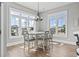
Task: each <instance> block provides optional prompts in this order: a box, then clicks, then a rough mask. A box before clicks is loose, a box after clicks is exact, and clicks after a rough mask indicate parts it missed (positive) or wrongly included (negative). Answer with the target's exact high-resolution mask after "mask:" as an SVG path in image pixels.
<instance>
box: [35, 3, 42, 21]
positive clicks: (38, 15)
mask: <svg viewBox="0 0 79 59" xmlns="http://www.w3.org/2000/svg"><path fill="white" fill-rule="evenodd" d="M37 8H38V11H37V16H36V19H35V20H36V21H42V20H43V18H42V17H40V13H39V2H38V6H37Z"/></svg>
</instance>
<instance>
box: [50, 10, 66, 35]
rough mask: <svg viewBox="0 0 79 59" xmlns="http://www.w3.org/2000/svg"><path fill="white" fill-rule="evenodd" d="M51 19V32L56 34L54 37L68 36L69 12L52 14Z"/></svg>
mask: <svg viewBox="0 0 79 59" xmlns="http://www.w3.org/2000/svg"><path fill="white" fill-rule="evenodd" d="M49 17H50V18H49V19H50V30H51V31H53V32H54V35H61V36H62V35H65V34H67V30H66V28H67V11H62V12H59V13H54V14H51V15H50V16H49Z"/></svg>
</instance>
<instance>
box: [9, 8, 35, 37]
mask: <svg viewBox="0 0 79 59" xmlns="http://www.w3.org/2000/svg"><path fill="white" fill-rule="evenodd" d="M10 10H13V11H16V12H19V13H20V15H14V14H10ZM23 13H24V14H27V15H28V17H25V16H24V17H23V16H22V14H23ZM11 16H15V17H18V18H19V28H20V29H19V30H18V31H19V36H12V35H11ZM29 16H33V17H35V15H33V14H28V13H26V12H25V11H22V10H18V9H15V8H12V7H10V8H9V24H8V26H9V27H8V28H9V38H21V37H22V27H21V19H26V20H28V21H29ZM28 25H29V24H28ZM34 26H35V27H36V24H34ZM35 29H36V28H35Z"/></svg>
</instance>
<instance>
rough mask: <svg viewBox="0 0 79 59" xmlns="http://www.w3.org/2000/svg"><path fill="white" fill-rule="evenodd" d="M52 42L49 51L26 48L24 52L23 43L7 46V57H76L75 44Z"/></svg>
mask: <svg viewBox="0 0 79 59" xmlns="http://www.w3.org/2000/svg"><path fill="white" fill-rule="evenodd" d="M56 43H57V44H53V47H52V44H51V46H50V50H49V51H44V52H43V51H41V50H40V51H34V50H33V49H31V50H30V52H29V53H28V51H27V49H26V52H24V48H23V44H19V45H15V46H11V47H7V50H8V57H76V56H77V55H76V46H75V45H70V44H63V43H58V42H56Z"/></svg>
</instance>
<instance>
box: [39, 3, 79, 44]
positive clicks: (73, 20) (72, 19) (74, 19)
mask: <svg viewBox="0 0 79 59" xmlns="http://www.w3.org/2000/svg"><path fill="white" fill-rule="evenodd" d="M51 7H52V6H51ZM64 10H67V14H68V16H67V37H66V38H64V37H62V38H61V37H55V39H56V40H57V39H58V40H59V41H67V42H73V43H74V42H76V38H75V37H74V36H73V32H74V31H79V24H78V20H79V3H72V4H69V5H65V6H62V7H59V8H55V9H52V10H49V11H46V12H44V13H41V16H42V17H44V20H43V21H42V22H40V29H41V30H43V31H46V30H48V28H49V19H48V14H51V13H52V14H53V13H55V12H60V11H64ZM73 43H72V44H73Z"/></svg>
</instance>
